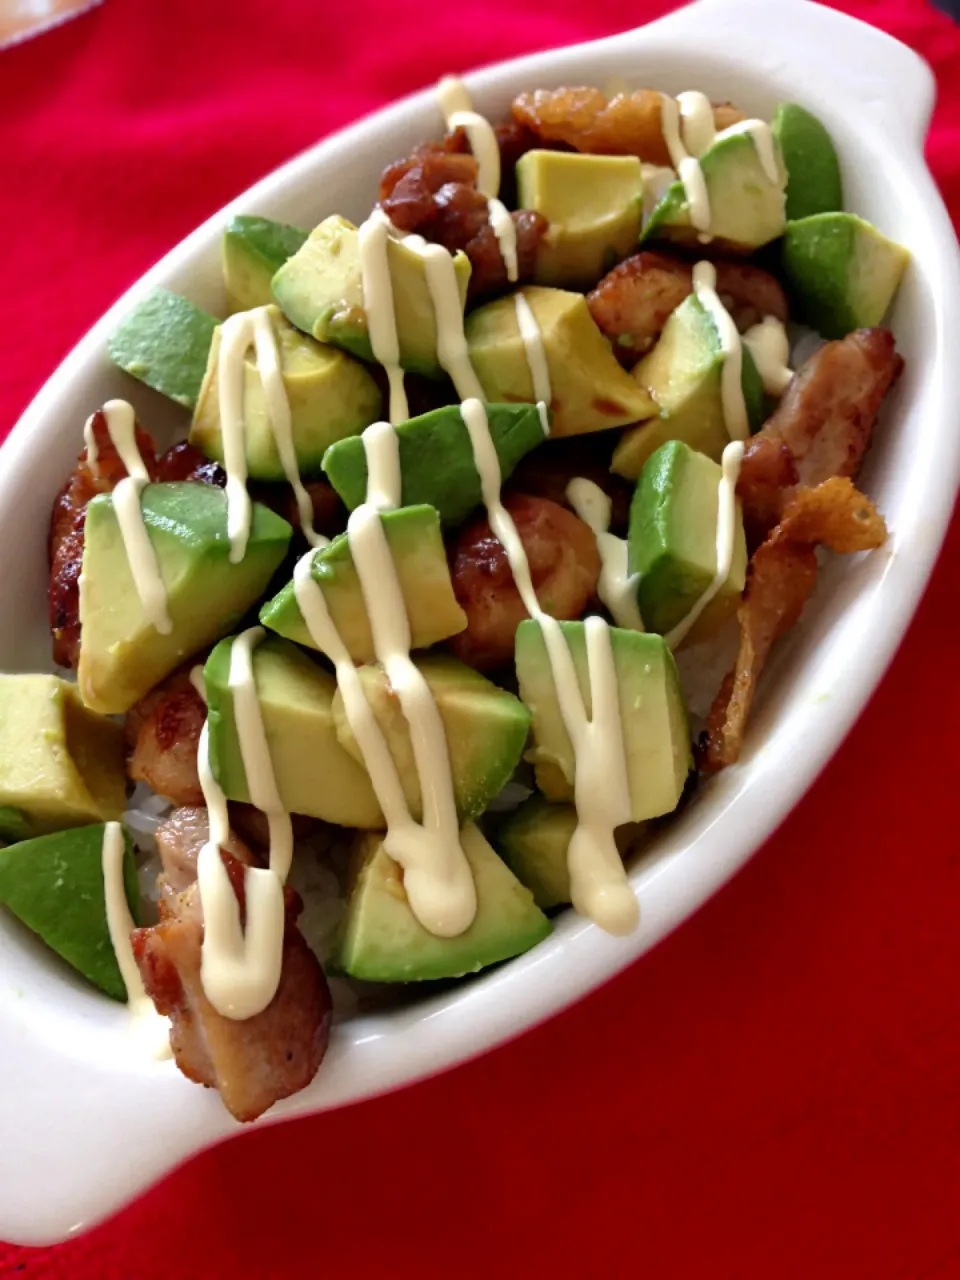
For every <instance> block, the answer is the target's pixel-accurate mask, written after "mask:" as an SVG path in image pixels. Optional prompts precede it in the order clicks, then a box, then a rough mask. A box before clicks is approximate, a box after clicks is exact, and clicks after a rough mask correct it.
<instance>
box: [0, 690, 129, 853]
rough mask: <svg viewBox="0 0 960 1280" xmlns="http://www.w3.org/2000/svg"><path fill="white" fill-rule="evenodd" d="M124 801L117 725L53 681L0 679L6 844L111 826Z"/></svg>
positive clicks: (0, 791)
mask: <svg viewBox="0 0 960 1280" xmlns="http://www.w3.org/2000/svg"><path fill="white" fill-rule="evenodd" d="M126 796H127V777H126V769H125V766H124V747H123V728H122V726H121V725H118V724H115V723H114V722H113V721H112V720H107V719H106V718H105V717H104V716H100V715H97V714H96V713H95V712H93V711H90V710H88V709H87V708H86V707H85V706H84V705H83V703H82V702H81V700H80V693H79V690H78V689H77V686H76V685H75V684H70V683H68V682H67V681H66V680H61V679H60V678H59V677H58V676H47V675H0V805H3V807H4V808H3V812H4V813H5V814H6V815H7V818H6V820H5V822H4V828H3V830H4V838H5V839H16V838H26V837H27V836H39V835H43V834H45V833H46V832H48V831H57V830H59V829H60V828H62V827H75V826H81V825H83V824H84V823H88V822H103V821H109V820H114V819H116V818H119V817H120V815H121V814H122V813H123V811H124V809H125V808H126Z"/></svg>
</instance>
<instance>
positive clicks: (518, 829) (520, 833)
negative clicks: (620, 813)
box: [493, 795, 647, 911]
mask: <svg viewBox="0 0 960 1280" xmlns="http://www.w3.org/2000/svg"><path fill="white" fill-rule="evenodd" d="M576 829H577V810H576V808H575V807H574V806H573V805H572V804H551V803H550V802H549V800H546V799H545V798H544V797H543V796H541V795H532V796H530V797H529V798H528V799H527V800H524V802H523V804H521V805H520V806H519V807H518V808H516V809H514V810H513V811H512V813H508V814H507V815H506V817H505V818H504V819H503V820H502V821H501V822H499V823H498V824H497V825H496V827H495V828H494V832H493V844H494V847H495V848H496V850H497V853H499V854H500V856H501V858H503V860H504V862H505V863H506V864H507V866H508V867H509V868H510V870H511V871H512V872H513V874H514V875H515V876H516V877H517V879H518V880H519V881H520V883H521V884H525V885H526V886H527V888H528V889H529V890H530V892H531V893H532V894H533V900H534V902H535V903H536V904H537V906H538V907H540V908H541V910H543V911H546V910H548V909H549V908H550V907H562V906H567V905H569V902H570V872H569V870H568V869H567V850H568V848H569V847H570V839H571V837H572V835H573V833H574V831H576ZM646 830H647V824H646V823H643V822H627V823H625V824H624V825H623V826H622V827H617V830H616V832H615V836H616V841H617V848H618V849H619V850H620V855H621V857H623V858H628V857H631V856H632V855H633V854H634V853H636V852H637V851H638V850H639V848H640V847H641V845H642V844H643V840H644V836H645V834H646Z"/></svg>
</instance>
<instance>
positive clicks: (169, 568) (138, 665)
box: [77, 482, 293, 715]
mask: <svg viewBox="0 0 960 1280" xmlns="http://www.w3.org/2000/svg"><path fill="white" fill-rule="evenodd" d="M141 510H142V511H143V521H144V524H145V525H146V528H147V534H148V536H149V538H150V542H151V544H152V546H153V549H154V552H155V553H156V557H157V562H158V565H159V569H160V576H161V578H162V579H163V584H164V586H165V588H166V592H167V612H168V614H169V617H170V621H171V623H172V624H173V626H172V630H171V631H170V633H169V634H168V635H162V634H161V633H160V632H159V631H157V630H156V628H155V627H154V626H153V624H152V623H151V622H150V621H149V620H148V619H147V617H146V616H145V614H144V612H143V607H142V605H141V604H140V598H139V596H138V595H137V591H136V587H135V586H134V581H133V575H132V574H131V572H130V563H129V560H128V559H127V550H126V547H125V546H124V541H123V536H122V534H121V532H120V526H119V524H118V522H117V515H116V511H115V510H114V506H113V495H112V494H109V493H104V494H100V495H98V496H97V497H95V498H94V499H93V501H92V502H91V503H90V505H89V506H88V507H87V520H86V538H85V542H84V549H83V565H82V574H81V577H80V627H81V638H80V663H79V667H78V670H77V678H78V681H79V686H80V693H81V694H82V696H83V700H84V702H85V703H86V705H87V706H88V707H92V708H93V710H95V711H101V712H103V713H105V714H107V715H115V714H120V713H122V712H124V711H127V710H129V708H130V707H132V706H133V704H134V703H135V702H136V701H137V700H138V699H140V698H142V697H143V695H144V694H145V693H149V691H150V690H151V689H152V688H153V687H154V685H155V684H157V683H158V682H159V681H160V680H162V679H163V678H164V676H167V675H169V674H170V672H171V671H173V670H174V669H175V668H176V667H179V666H180V665H181V663H183V662H184V661H186V659H187V658H189V657H190V656H191V655H192V654H194V653H196V652H197V651H198V650H200V649H203V648H204V647H205V646H206V645H209V644H213V642H214V641H215V640H219V639H220V637H221V636H222V635H224V634H226V633H227V632H229V631H232V630H233V629H234V628H235V627H236V625H237V623H238V622H239V621H240V619H241V618H242V617H243V615H244V614H245V613H246V612H247V610H248V609H249V608H250V607H251V606H252V605H254V604H256V602H257V600H258V599H259V598H260V596H261V595H262V594H263V592H264V589H265V588H266V586H267V583H268V582H269V581H270V579H271V577H272V576H273V574H274V572H275V570H276V569H277V568H278V566H279V565H280V562H281V561H282V560H283V557H284V555H285V554H286V551H287V547H288V545H289V543H290V538H291V536H292V533H293V530H292V529H291V528H290V526H289V525H288V524H287V522H286V521H285V520H281V519H280V517H279V516H278V515H274V513H273V512H272V511H270V510H268V508H266V507H264V506H261V505H260V503H254V504H253V515H252V521H251V526H250V539H249V542H248V543H247V550H246V555H245V556H244V558H243V560H241V561H240V563H239V564H231V563H230V542H229V539H228V537H227V498H226V494H225V493H224V492H223V490H222V489H217V488H214V487H213V486H212V485H205V484H191V483H189V482H185V483H171V484H151V485H147V487H146V488H145V489H144V490H143V493H142V494H141Z"/></svg>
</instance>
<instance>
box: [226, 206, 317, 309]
mask: <svg viewBox="0 0 960 1280" xmlns="http://www.w3.org/2000/svg"><path fill="white" fill-rule="evenodd" d="M309 234H310V233H309V231H301V229H300V228H299V227H291V226H288V225H287V223H285V222H274V221H272V219H270V218H248V217H244V216H242V215H241V216H240V217H237V218H231V219H230V221H229V222H228V223H227V229H226V230H225V231H224V233H223V243H222V254H223V282H224V285H225V286H226V290H227V305H228V307H229V309H230V311H231V312H234V311H250V310H251V309H252V308H253V307H265V306H266V305H267V303H268V302H272V301H273V291H272V289H271V288H270V281H271V280H272V279H273V277H274V276H275V275H276V274H277V272H278V271H279V270H280V268H281V267H282V266H283V264H284V263H285V262H286V260H287V259H288V258H292V257H293V255H294V254H295V253H296V252H297V250H298V249H299V248H300V247H301V246H302V244H303V242H304V240H306V238H307V236H308V235H309Z"/></svg>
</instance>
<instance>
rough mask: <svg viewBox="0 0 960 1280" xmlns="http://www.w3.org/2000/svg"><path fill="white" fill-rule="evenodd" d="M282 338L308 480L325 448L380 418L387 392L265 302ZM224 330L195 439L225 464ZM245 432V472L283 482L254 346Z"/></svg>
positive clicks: (213, 349) (246, 369)
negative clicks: (221, 367) (222, 412)
mask: <svg viewBox="0 0 960 1280" xmlns="http://www.w3.org/2000/svg"><path fill="white" fill-rule="evenodd" d="M267 315H268V316H269V318H270V324H271V326H272V328H273V331H274V334H275V335H276V338H277V351H278V352H279V355H280V369H281V373H282V376H283V387H284V391H285V392H286V396H287V403H288V404H289V406H290V431H291V434H292V436H293V448H294V452H295V453H296V455H297V466H298V468H299V470H300V474H301V475H302V476H304V477H305V478H309V477H314V476H318V475H319V474H320V463H321V461H322V460H323V455H324V453H325V452H326V450H327V449H328V448H329V447H330V445H332V444H333V443H334V442H335V441H337V440H342V439H343V437H344V436H355V435H358V434H359V433H360V432H361V431H362V430H363V429H364V427H368V426H369V425H370V423H371V422H375V421H376V420H377V418H379V417H380V411H381V408H382V401H383V397H382V396H381V394H380V388H379V387H378V386H377V384H376V382H375V381H374V379H373V377H372V375H371V374H370V372H369V370H367V369H366V368H365V367H364V366H363V365H362V364H361V363H360V362H359V361H358V360H354V359H353V358H352V356H348V355H347V354H346V353H345V352H343V351H338V350H337V349H336V348H335V347H323V346H321V345H320V343H319V342H314V340H313V338H308V337H307V336H306V335H305V334H302V333H301V332H300V331H299V329H295V328H294V327H293V325H292V324H290V322H289V321H288V320H287V319H286V318H285V317H284V316H283V314H282V313H281V311H280V308H279V307H275V306H272V305H271V306H269V307H267ZM220 338H221V330H220V328H219V327H218V328H217V329H216V330H215V331H214V334H213V341H212V343H211V346H210V355H209V358H208V360H207V371H206V374H205V375H204V379H203V386H202V387H201V388H200V395H199V397H198V400H197V407H196V411H195V412H194V415H193V424H192V426H191V428H190V443H191V444H193V445H196V447H197V448H198V449H200V450H202V451H203V453H205V454H206V455H207V457H208V458H215V459H216V460H217V462H220V463H222V462H223V460H224V457H223V435H222V432H221V427H220V387H219V379H218V371H219V364H220ZM243 435H244V447H245V449H246V456H247V470H248V473H249V475H250V476H251V478H252V479H254V480H283V479H285V474H284V470H283V464H282V463H281V461H280V454H279V452H278V450H277V440H276V436H275V434H274V430H273V425H272V423H271V419H270V411H269V408H268V405H267V396H266V392H265V390H264V386H263V379H262V378H261V376H260V370H259V368H258V365H257V359H256V354H255V352H254V349H253V347H251V348H250V349H249V350H248V351H247V353H246V356H245V357H244V362H243Z"/></svg>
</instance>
